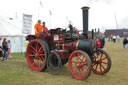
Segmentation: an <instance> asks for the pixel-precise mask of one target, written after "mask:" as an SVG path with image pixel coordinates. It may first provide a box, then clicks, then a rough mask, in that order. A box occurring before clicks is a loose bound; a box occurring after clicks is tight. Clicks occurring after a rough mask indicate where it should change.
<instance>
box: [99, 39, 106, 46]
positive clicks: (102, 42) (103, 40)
mask: <svg viewBox="0 0 128 85" xmlns="http://www.w3.org/2000/svg"><path fill="white" fill-rule="evenodd" d="M100 42H101V48H104V45H105V38H104V37H101V39H100Z"/></svg>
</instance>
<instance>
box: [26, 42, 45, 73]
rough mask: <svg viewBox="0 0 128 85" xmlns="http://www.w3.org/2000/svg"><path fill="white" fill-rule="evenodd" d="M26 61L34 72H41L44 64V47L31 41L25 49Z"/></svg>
mask: <svg viewBox="0 0 128 85" xmlns="http://www.w3.org/2000/svg"><path fill="white" fill-rule="evenodd" d="M27 61H28V64H29V66H30V67H31V68H32V69H33V70H36V71H42V70H43V69H44V67H45V64H46V50H45V47H44V45H43V44H42V43H41V42H40V41H38V40H33V41H31V42H30V43H29V45H28V47H27Z"/></svg>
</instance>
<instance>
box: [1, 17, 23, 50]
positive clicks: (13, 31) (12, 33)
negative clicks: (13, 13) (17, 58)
mask: <svg viewBox="0 0 128 85" xmlns="http://www.w3.org/2000/svg"><path fill="white" fill-rule="evenodd" d="M21 30H22V21H20V20H18V19H13V18H8V17H5V16H0V36H1V37H2V40H3V38H4V37H6V38H7V40H10V41H11V49H12V52H25V49H26V47H25V42H26V40H25V35H23V34H22V31H21ZM2 40H1V42H2ZM0 44H1V43H0Z"/></svg>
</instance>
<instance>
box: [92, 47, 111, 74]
mask: <svg viewBox="0 0 128 85" xmlns="http://www.w3.org/2000/svg"><path fill="white" fill-rule="evenodd" d="M110 68H111V58H110V56H109V55H108V53H107V52H105V51H104V50H101V49H98V50H97V51H96V52H95V54H94V55H93V56H92V71H93V72H94V73H96V74H100V75H103V74H105V73H107V72H108V71H109V70H110Z"/></svg>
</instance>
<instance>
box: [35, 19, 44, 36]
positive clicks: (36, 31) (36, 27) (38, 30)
mask: <svg viewBox="0 0 128 85" xmlns="http://www.w3.org/2000/svg"><path fill="white" fill-rule="evenodd" d="M34 29H35V35H36V36H39V35H40V32H41V31H42V30H43V28H42V26H41V20H38V22H37V24H35V26H34Z"/></svg>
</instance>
